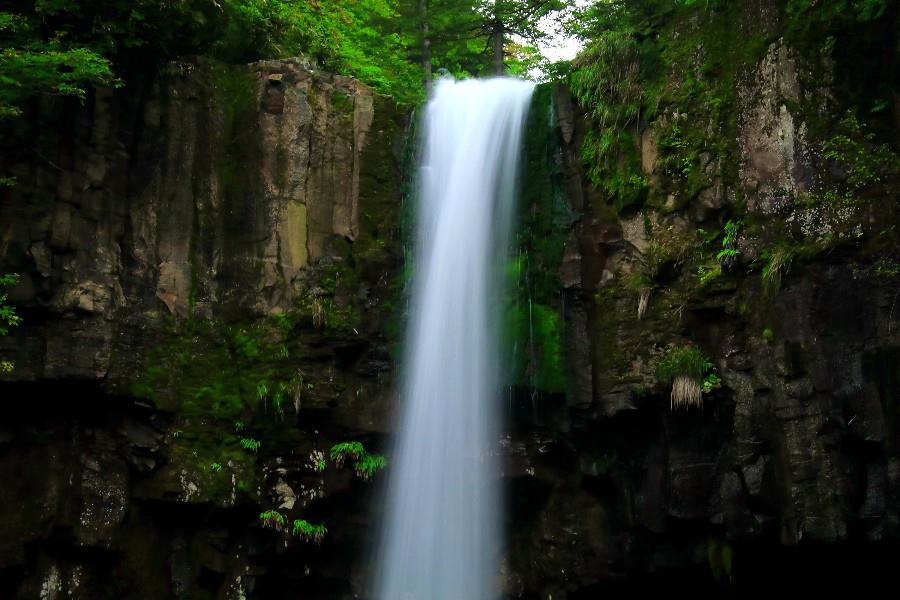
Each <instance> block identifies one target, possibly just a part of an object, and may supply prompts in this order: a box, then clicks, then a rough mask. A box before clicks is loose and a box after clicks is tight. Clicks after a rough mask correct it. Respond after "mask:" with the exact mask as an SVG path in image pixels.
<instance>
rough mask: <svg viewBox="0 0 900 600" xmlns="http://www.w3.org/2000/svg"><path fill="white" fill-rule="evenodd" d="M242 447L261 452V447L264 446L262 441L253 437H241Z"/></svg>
mask: <svg viewBox="0 0 900 600" xmlns="http://www.w3.org/2000/svg"><path fill="white" fill-rule="evenodd" d="M240 444H241V447H242V448H243V449H244V450H248V451H250V452H259V449H260V448H261V447H262V443H261V442H260V441H259V440H254V439H253V438H247V437H245V438H241V440H240Z"/></svg>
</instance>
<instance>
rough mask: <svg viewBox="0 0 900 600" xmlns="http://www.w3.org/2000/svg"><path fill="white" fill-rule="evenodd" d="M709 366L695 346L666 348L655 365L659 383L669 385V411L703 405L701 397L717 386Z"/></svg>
mask: <svg viewBox="0 0 900 600" xmlns="http://www.w3.org/2000/svg"><path fill="white" fill-rule="evenodd" d="M712 370H713V364H712V361H711V360H709V358H707V357H706V355H704V354H703V352H701V351H700V349H699V348H697V347H695V346H669V347H668V348H666V350H665V351H664V352H663V354H662V356H661V357H660V358H659V360H658V361H657V363H656V377H657V379H658V380H659V381H661V382H664V383H671V384H672V394H671V407H672V409H676V408H688V407H691V406H696V407H699V406H702V405H703V393H704V392H709V391H712V390H713V389H715V388H717V387H719V385H721V379H720V378H719V377H718V376H717V375H715V374H714V373H713V372H712Z"/></svg>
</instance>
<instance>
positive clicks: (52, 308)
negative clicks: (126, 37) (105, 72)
mask: <svg viewBox="0 0 900 600" xmlns="http://www.w3.org/2000/svg"><path fill="white" fill-rule="evenodd" d="M406 118H407V117H406V114H405V111H400V110H398V109H397V107H396V106H394V104H393V103H392V102H391V101H390V100H388V99H386V98H376V97H375V96H374V95H373V93H372V92H371V90H369V89H368V88H366V87H365V86H363V85H361V84H359V83H358V82H356V81H354V80H352V79H350V78H346V77H338V76H331V75H327V74H323V73H318V72H316V71H313V70H312V69H310V68H309V67H308V66H307V65H306V64H305V63H303V62H302V61H296V60H287V61H274V62H262V63H256V64H253V65H250V66H249V67H226V66H223V65H219V64H215V63H211V62H207V61H202V60H201V61H194V62H186V63H181V64H173V65H170V66H169V67H168V68H167V69H166V71H165V72H164V73H162V74H161V76H160V77H159V78H158V79H157V80H156V81H154V82H152V83H148V84H145V85H141V83H140V82H133V83H132V84H131V85H130V86H129V87H128V88H127V89H123V90H119V91H111V90H98V91H97V92H96V93H95V94H94V95H93V96H92V97H91V98H90V99H89V101H88V103H87V105H86V106H84V107H80V106H73V105H70V104H65V103H58V102H53V101H47V102H45V103H42V104H41V105H40V106H34V107H32V108H31V111H30V113H29V116H28V117H27V119H23V120H21V121H20V122H19V123H17V124H16V127H15V129H13V130H11V131H9V132H8V137H7V141H6V142H5V148H4V154H3V155H4V163H3V164H4V169H5V171H6V174H7V175H8V176H13V177H15V178H16V180H17V185H16V186H15V187H13V188H11V189H10V190H8V191H7V192H5V196H4V198H3V213H2V226H0V239H2V248H3V253H2V254H3V263H2V264H3V270H4V272H17V273H19V274H21V276H22V279H21V283H20V284H19V285H18V286H17V287H16V288H14V289H13V290H12V291H11V301H12V302H14V303H15V304H16V305H17V306H18V307H19V312H20V314H21V315H22V316H23V317H24V323H23V325H22V326H21V327H19V328H17V329H16V330H15V331H14V332H13V333H12V334H11V336H10V337H8V338H4V339H3V340H2V343H3V347H2V353H3V355H4V358H5V359H9V360H12V361H13V362H14V363H15V365H16V368H15V371H13V372H12V373H10V374H7V375H5V376H4V380H5V382H4V383H3V384H2V386H3V390H4V392H3V396H4V398H5V399H6V400H8V401H9V411H8V412H7V416H6V417H5V418H4V424H3V425H2V426H0V453H2V459H0V463H2V466H0V471H2V473H3V474H4V476H5V477H6V480H7V482H8V485H4V486H3V491H2V493H0V494H2V498H3V501H4V504H5V507H6V508H5V509H4V511H3V517H2V519H0V521H2V525H0V531H2V533H3V536H2V537H3V542H2V543H0V546H2V548H0V590H2V592H0V594H2V595H3V596H4V597H13V596H14V597H21V598H26V597H35V598H36V597H41V598H62V597H79V598H101V597H108V598H114V597H115V598H121V597H133V598H149V597H153V598H165V597H179V598H199V597H207V596H208V597H229V598H231V597H233V598H242V597H245V594H250V593H254V594H256V595H259V596H260V597H275V595H276V594H278V593H281V592H277V591H276V590H279V589H281V588H284V589H294V590H297V589H310V590H317V592H316V593H318V594H319V596H320V597H330V598H334V597H340V596H342V595H345V594H346V593H349V592H348V590H350V589H351V588H353V587H359V585H360V583H359V582H356V581H355V580H354V579H353V578H351V577H349V576H348V575H347V571H346V567H345V559H344V558H341V555H342V554H343V553H345V552H350V550H348V548H350V549H353V550H352V552H354V553H356V552H358V550H355V549H356V548H359V549H362V548H364V547H365V545H366V539H367V538H368V535H369V531H368V530H367V529H365V528H360V527H356V526H355V523H354V520H355V517H354V515H356V514H359V513H361V512H365V511H363V510H362V509H361V508H360V507H362V506H368V505H369V504H371V503H370V502H368V500H367V498H368V497H367V496H366V495H365V494H366V491H367V490H368V489H369V487H370V486H369V485H367V484H365V483H363V482H361V481H360V480H359V479H358V478H356V477H353V476H351V474H350V473H349V472H347V471H337V470H336V469H335V468H334V467H332V468H331V469H330V470H329V471H328V472H326V473H322V474H320V473H319V471H318V470H317V469H315V468H309V467H310V465H313V466H315V465H317V464H318V463H319V461H320V460H321V459H322V458H324V457H321V455H320V454H317V452H322V451H324V452H326V453H327V451H328V449H329V448H330V446H331V445H332V444H334V443H338V442H343V441H348V440H351V439H352V440H361V441H363V442H368V441H369V440H370V439H372V436H373V435H376V433H374V432H378V431H381V430H383V426H384V422H385V420H384V416H385V414H386V410H387V407H389V405H390V404H389V402H388V399H389V398H390V395H391V387H390V385H389V381H390V378H391V374H392V373H391V369H392V367H391V365H392V361H391V358H390V354H389V351H390V348H389V346H388V344H389V342H391V341H392V340H393V339H394V338H395V337H396V336H395V335H394V337H390V336H389V335H388V334H387V333H386V332H388V331H396V329H397V328H396V325H395V324H394V322H395V319H394V317H393V315H394V314H395V313H396V311H395V310H394V308H393V305H392V303H393V302H394V301H396V300H397V299H399V293H400V290H401V289H402V284H398V283H397V282H398V281H399V280H400V278H399V275H398V268H399V265H400V260H399V252H400V245H399V239H400V238H399V229H400V221H401V219H400V217H399V215H400V208H401V178H400V166H401V163H402V162H403V161H404V160H405V159H404V155H403V153H404V138H405V134H404V131H405V127H406V126H405V120H406ZM392 335H393V334H392ZM253 442H259V443H260V444H261V446H260V447H259V448H255V447H254V443H253ZM326 492H327V494H328V497H327V501H323V500H321V498H323V497H324V496H325V495H326ZM317 502H318V503H319V505H321V506H326V505H327V506H329V507H330V508H328V509H327V510H325V511H324V512H330V511H334V512H333V514H334V515H341V516H340V521H341V522H343V523H344V525H343V526H341V525H339V524H335V523H332V522H329V519H327V518H322V510H321V509H317V508H316V503H317ZM310 506H311V507H312V508H311V509H310V511H304V512H303V515H304V517H305V518H309V519H311V520H312V521H313V522H318V521H317V519H320V520H321V521H323V522H325V523H327V526H328V528H329V529H330V534H329V539H330V540H334V542H329V545H330V544H332V543H333V544H334V546H333V548H334V550H328V549H327V546H326V548H323V549H319V548H318V547H317V546H315V545H314V544H312V545H310V544H304V543H301V542H300V541H299V540H294V539H293V538H291V536H290V535H289V534H290V529H291V524H290V523H288V524H287V525H286V528H287V529H288V532H287V533H283V532H281V531H279V532H277V533H271V534H270V533H268V532H267V531H266V530H265V529H264V528H263V525H266V524H267V523H266V522H264V521H261V519H260V518H259V514H260V513H262V512H263V511H265V510H270V509H277V510H280V511H281V512H282V513H285V514H287V515H288V516H291V517H293V516H298V517H299V513H300V512H301V510H303V509H306V508H308V507H310ZM317 511H318V514H317ZM295 512H296V515H295V514H294V513H295ZM278 529H282V528H281V527H278ZM242 531H243V532H245V533H249V537H247V536H246V535H244V533H241V532H242ZM341 538H346V539H345V540H344V541H339V540H340V539H341ZM289 540H290V541H291V542H292V544H291V548H293V549H292V550H290V551H289V553H288V554H289V555H290V556H289V557H288V555H284V553H285V550H286V549H287V548H288V546H287V545H286V544H287V541H289ZM350 540H352V541H350ZM263 549H265V550H263ZM260 550H263V553H264V554H267V555H268V556H267V558H266V559H265V560H263V561H261V563H260V564H262V563H265V564H266V565H267V566H266V567H265V569H266V570H268V569H270V568H278V569H280V567H275V565H276V564H277V563H279V562H283V563H284V572H285V577H286V578H287V580H294V579H296V583H294V584H290V585H284V582H285V581H287V580H285V579H281V578H280V576H278V577H273V578H270V580H269V582H268V583H263V582H261V580H259V578H258V575H259V573H260V572H259V570H258V569H259V567H258V566H255V565H254V562H255V561H256V558H254V557H255V556H257V555H258V554H259V551H260ZM298 552H299V554H298ZM303 556H309V557H312V558H314V560H316V561H318V560H320V559H318V558H315V557H316V556H319V557H321V560H325V561H326V562H329V563H330V564H331V566H330V567H328V568H318V567H313V566H312V563H309V564H307V563H306V562H305V561H307V560H308V559H307V558H303ZM326 556H327V557H330V558H325V557H326ZM329 571H331V572H332V573H331V574H329ZM363 575H364V574H360V575H359V577H362V576H363ZM110 576H111V577H110ZM332 576H336V579H335V580H334V581H335V582H336V583H333V584H331V583H328V582H327V581H328V580H329V578H331V577H332ZM279 581H280V582H281V583H279ZM292 586H293V588H292ZM285 593H286V592H285Z"/></svg>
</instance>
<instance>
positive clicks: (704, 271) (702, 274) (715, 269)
mask: <svg viewBox="0 0 900 600" xmlns="http://www.w3.org/2000/svg"><path fill="white" fill-rule="evenodd" d="M721 276H722V265H720V264H714V265H700V266H698V267H697V278H698V279H699V280H700V285H709V284H710V283H712V282H713V281H715V280H716V279H718V278H719V277H721Z"/></svg>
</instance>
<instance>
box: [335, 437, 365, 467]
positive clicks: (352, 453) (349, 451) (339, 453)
mask: <svg viewBox="0 0 900 600" xmlns="http://www.w3.org/2000/svg"><path fill="white" fill-rule="evenodd" d="M365 453H366V450H365V448H364V447H363V445H362V444H361V443H359V442H341V443H340V444H335V445H334V446H332V447H331V452H330V453H329V455H330V457H331V460H332V461H333V462H334V464H335V466H336V467H337V468H338V469H341V468H343V467H344V462H345V461H346V460H347V459H348V458H349V459H350V460H351V461H356V460H359V459H360V458H362V456H363V455H365Z"/></svg>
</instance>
